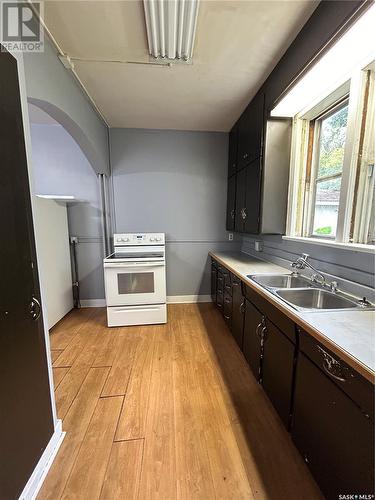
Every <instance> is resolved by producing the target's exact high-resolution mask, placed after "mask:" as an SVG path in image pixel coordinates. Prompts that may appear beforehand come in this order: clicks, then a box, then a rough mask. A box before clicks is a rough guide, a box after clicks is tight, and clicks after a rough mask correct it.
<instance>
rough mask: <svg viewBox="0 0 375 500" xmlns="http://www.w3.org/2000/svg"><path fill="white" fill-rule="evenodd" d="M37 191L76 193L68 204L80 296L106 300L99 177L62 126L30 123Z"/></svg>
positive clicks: (34, 177)
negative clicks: (73, 237) (77, 201)
mask: <svg viewBox="0 0 375 500" xmlns="http://www.w3.org/2000/svg"><path fill="white" fill-rule="evenodd" d="M31 146H32V151H31V155H32V164H33V181H34V187H35V193H36V194H57V195H73V196H75V197H76V198H79V199H82V200H85V201H84V202H83V203H76V204H74V205H68V222H69V233H70V235H74V236H78V238H79V240H78V241H79V244H78V249H77V252H78V267H79V277H80V285H81V299H103V298H104V281H103V264H102V259H103V238H102V229H101V205H100V192H99V183H98V177H97V175H96V174H95V172H94V170H93V169H92V167H91V165H90V164H89V162H88V161H87V159H86V157H85V156H84V155H83V153H82V151H81V150H80V148H79V147H78V145H77V144H76V143H75V142H74V141H73V139H72V138H71V137H70V135H69V134H68V133H67V132H66V130H65V129H64V128H63V127H62V126H61V125H58V124H56V125H40V124H31Z"/></svg>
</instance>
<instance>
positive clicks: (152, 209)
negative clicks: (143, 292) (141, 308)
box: [110, 129, 239, 296]
mask: <svg viewBox="0 0 375 500" xmlns="http://www.w3.org/2000/svg"><path fill="white" fill-rule="evenodd" d="M110 147H111V163H112V180H113V193H114V208H115V210H114V212H115V227H116V231H117V232H138V231H144V232H163V233H166V240H167V243H166V255H167V295H169V296H176V295H207V294H209V293H210V277H211V273H210V266H209V259H208V251H209V250H210V249H212V250H236V249H239V244H238V243H237V244H236V242H231V241H228V233H227V232H226V229H225V218H226V198H227V163H228V134H226V133H221V132H186V131H176V130H143V129H111V130H110Z"/></svg>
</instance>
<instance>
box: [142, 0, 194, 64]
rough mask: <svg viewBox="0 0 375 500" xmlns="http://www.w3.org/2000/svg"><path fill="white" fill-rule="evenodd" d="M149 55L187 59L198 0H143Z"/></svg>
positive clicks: (191, 44)
mask: <svg viewBox="0 0 375 500" xmlns="http://www.w3.org/2000/svg"><path fill="white" fill-rule="evenodd" d="M143 5H144V9H145V18H146V28H147V39H148V47H149V52H150V55H151V56H153V57H156V58H159V57H161V58H165V59H170V60H173V59H182V60H184V61H189V60H190V59H191V57H192V55H193V49H194V38H195V30H196V26H197V17H198V7H199V0H143Z"/></svg>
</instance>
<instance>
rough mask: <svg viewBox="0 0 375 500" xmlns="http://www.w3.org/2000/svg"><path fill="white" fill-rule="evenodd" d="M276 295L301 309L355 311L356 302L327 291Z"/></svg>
mask: <svg viewBox="0 0 375 500" xmlns="http://www.w3.org/2000/svg"><path fill="white" fill-rule="evenodd" d="M275 293H276V295H278V296H279V297H280V298H282V299H283V300H285V301H286V302H288V303H289V304H291V305H293V306H296V307H298V308H301V309H353V308H359V306H358V304H356V303H355V302H353V301H351V300H349V299H347V298H345V297H341V296H340V295H337V294H335V293H332V292H328V291H327V290H320V289H317V288H304V289H300V290H276V292H275Z"/></svg>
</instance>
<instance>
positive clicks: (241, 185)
mask: <svg viewBox="0 0 375 500" xmlns="http://www.w3.org/2000/svg"><path fill="white" fill-rule="evenodd" d="M261 168H262V166H261V159H260V158H258V159H257V160H255V161H253V162H251V163H250V164H249V165H247V166H246V167H245V168H243V169H242V170H241V171H240V172H238V174H237V182H236V194H235V196H236V209H235V212H236V214H235V230H236V231H239V232H241V233H257V232H258V229H259V214H260V196H261V190H260V188H261V186H260V181H261Z"/></svg>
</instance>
